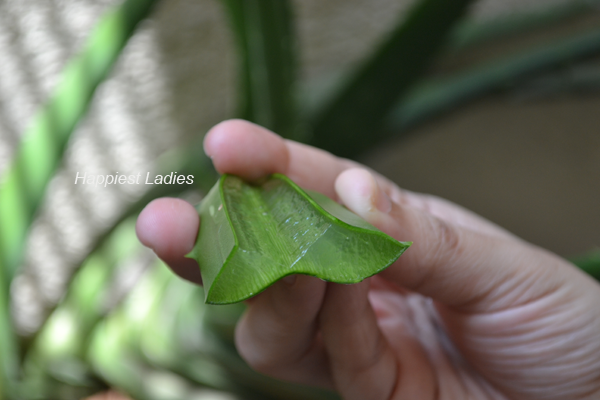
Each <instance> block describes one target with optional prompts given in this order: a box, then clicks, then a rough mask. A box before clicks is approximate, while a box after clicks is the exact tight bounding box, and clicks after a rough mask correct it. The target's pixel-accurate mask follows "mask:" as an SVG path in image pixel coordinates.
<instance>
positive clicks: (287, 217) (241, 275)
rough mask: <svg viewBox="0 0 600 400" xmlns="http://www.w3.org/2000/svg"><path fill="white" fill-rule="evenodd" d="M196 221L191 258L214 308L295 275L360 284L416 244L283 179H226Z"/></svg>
mask: <svg viewBox="0 0 600 400" xmlns="http://www.w3.org/2000/svg"><path fill="white" fill-rule="evenodd" d="M199 214H200V220H201V224H200V232H199V234H198V239H197V241H196V246H195V247H194V249H193V250H192V252H191V253H190V254H189V255H188V256H189V257H192V258H195V259H196V260H197V261H198V264H199V265H200V270H201V273H202V281H203V284H204V287H205V293H206V299H205V301H206V303H209V304H229V303H236V302H239V301H242V300H245V299H247V298H249V297H251V296H254V295H256V294H258V293H260V292H261V291H263V290H264V289H266V288H267V287H268V286H270V285H271V284H273V283H274V282H275V281H277V280H279V279H281V278H283V277H285V276H287V275H291V274H305V275H312V276H316V277H318V278H321V279H323V280H326V281H330V282H337V283H346V284H350V283H357V282H360V281H362V280H363V279H365V278H368V277H370V276H372V275H375V274H376V273H378V272H380V271H382V270H383V269H385V268H387V267H388V266H389V265H391V264H392V263H393V262H394V261H396V260H397V259H398V257H400V255H401V254H402V253H403V252H404V251H405V250H406V249H407V248H408V247H409V246H410V245H411V243H410V242H399V241H397V240H395V239H393V238H392V237H390V236H388V235H386V234H385V233H383V232H381V231H379V230H377V229H376V228H375V227H373V226H372V225H370V224H368V223H367V222H365V221H364V220H362V219H361V218H360V217H358V216H356V215H355V214H353V213H352V212H350V211H348V210H347V209H346V208H344V207H343V206H341V205H339V204H337V203H336V202H334V201H333V200H330V199H329V198H328V197H326V196H324V195H322V194H320V193H316V192H310V195H309V194H307V193H306V192H304V191H303V190H302V189H300V188H299V187H298V186H297V185H296V184H295V183H293V182H292V181H291V180H290V179H289V178H287V177H286V176H284V175H280V174H275V175H272V176H271V177H270V178H269V179H268V180H266V181H265V182H264V183H262V184H261V185H258V186H254V185H251V184H248V183H246V182H244V181H243V180H242V179H240V178H238V177H236V176H233V175H223V176H222V177H221V179H220V180H219V181H218V182H217V184H216V185H215V186H214V187H213V188H212V189H211V191H210V192H209V193H208V195H207V196H206V197H205V199H204V200H203V201H202V203H201V204H200V206H199Z"/></svg>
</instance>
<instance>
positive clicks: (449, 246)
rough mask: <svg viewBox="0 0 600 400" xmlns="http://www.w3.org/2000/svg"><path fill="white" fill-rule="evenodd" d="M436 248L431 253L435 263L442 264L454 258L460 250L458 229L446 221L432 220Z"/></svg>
mask: <svg viewBox="0 0 600 400" xmlns="http://www.w3.org/2000/svg"><path fill="white" fill-rule="evenodd" d="M433 221H434V225H435V226H434V229H435V233H436V238H435V242H436V247H435V250H434V252H433V257H434V261H435V262H436V263H444V262H447V261H448V260H449V259H451V258H454V257H455V256H456V255H457V254H458V253H459V252H460V248H461V242H462V241H461V237H460V233H459V231H458V229H456V228H455V227H454V226H453V225H450V224H449V223H447V222H446V221H443V220H441V219H438V218H434V219H433Z"/></svg>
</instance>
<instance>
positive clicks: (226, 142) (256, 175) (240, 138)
mask: <svg viewBox="0 0 600 400" xmlns="http://www.w3.org/2000/svg"><path fill="white" fill-rule="evenodd" d="M204 151H205V152H206V154H207V155H208V156H209V157H211V159H212V161H213V164H214V166H215V168H216V169H217V171H219V172H220V173H229V174H234V175H238V176H240V177H242V178H244V179H247V180H250V181H252V180H257V179H260V178H262V177H265V176H267V175H270V174H273V173H281V174H285V175H287V176H288V177H290V179H292V180H293V181H294V182H296V183H297V184H298V185H299V186H301V187H303V188H305V189H310V190H315V191H317V192H320V193H323V194H325V195H326V196H328V197H329V198H331V199H334V200H339V199H338V196H337V193H336V191H335V181H336V179H337V177H338V176H339V175H340V174H341V173H342V172H344V171H345V170H348V169H350V168H357V167H360V168H365V167H364V166H362V165H360V164H358V163H356V162H354V161H351V160H347V159H344V158H339V157H336V156H334V155H333V154H331V153H328V152H327V151H324V150H321V149H317V148H315V147H311V146H308V145H305V144H301V143H297V142H294V141H291V140H285V139H283V138H281V137H280V136H278V135H276V134H274V133H273V132H271V131H269V130H268V129H265V128H263V127H261V126H258V125H256V124H253V123H251V122H248V121H244V120H239V119H238V120H235V119H234V120H229V121H224V122H221V123H220V124H218V125H216V126H215V127H213V128H212V129H211V130H210V131H209V132H208V133H207V134H206V137H205V139H204ZM367 169H368V168H367ZM370 172H371V174H372V176H373V177H374V178H375V180H376V181H377V184H378V185H379V187H380V188H381V189H382V190H383V192H384V193H386V194H387V196H388V197H389V198H391V199H392V200H393V201H394V202H396V203H398V204H403V205H405V206H409V207H412V208H416V209H419V210H421V211H425V212H426V213H428V214H431V215H434V216H436V217H438V218H440V219H442V220H445V221H447V222H451V223H454V224H457V225H459V226H462V227H465V228H469V229H471V230H474V231H478V232H484V233H486V234H490V235H494V236H502V237H507V236H510V235H509V234H508V232H506V231H504V230H503V229H501V228H499V227H498V226H496V225H494V224H492V223H491V222H489V221H487V220H485V219H484V218H481V217H479V216H478V215H476V214H474V213H472V212H470V211H468V210H465V209H463V208H461V207H459V206H457V205H455V204H452V203H450V202H448V201H445V200H443V199H439V198H436V197H432V196H426V195H422V194H417V193H412V192H409V191H406V190H400V189H399V188H398V186H396V184H394V183H393V182H391V181H390V180H388V179H387V178H385V177H383V176H381V175H379V174H378V173H376V172H375V171H370Z"/></svg>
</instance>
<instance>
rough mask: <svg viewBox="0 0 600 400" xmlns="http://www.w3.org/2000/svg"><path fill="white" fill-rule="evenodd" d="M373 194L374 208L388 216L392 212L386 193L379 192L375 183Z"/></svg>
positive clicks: (390, 201)
mask: <svg viewBox="0 0 600 400" xmlns="http://www.w3.org/2000/svg"><path fill="white" fill-rule="evenodd" d="M374 192H375V193H374V194H373V197H374V198H373V203H374V205H375V207H377V209H378V210H379V211H381V212H382V213H385V214H389V212H390V211H392V200H390V198H389V197H388V195H387V193H386V192H384V191H383V190H381V188H380V187H379V185H378V184H377V182H375V188H374Z"/></svg>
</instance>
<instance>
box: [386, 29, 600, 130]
mask: <svg viewBox="0 0 600 400" xmlns="http://www.w3.org/2000/svg"><path fill="white" fill-rule="evenodd" d="M598 53H600V29H595V30H591V31H586V32H583V33H578V34H575V35H572V36H570V37H566V38H562V39H561V40H559V41H553V42H551V43H545V44H543V45H538V46H535V47H533V48H531V49H529V50H527V51H524V52H522V53H519V54H516V55H511V56H510V57H503V58H501V59H499V60H494V62H490V63H486V64H484V65H477V66H475V67H473V68H471V69H470V70H467V71H465V72H461V73H458V74H455V75H454V76H451V77H446V78H442V79H431V80H428V81H426V82H423V83H422V84H419V85H418V86H417V87H416V88H415V89H414V90H413V91H411V93H410V94H409V96H408V97H407V99H406V100H405V101H403V102H401V103H399V104H398V105H397V106H396V108H395V109H394V110H393V112H392V113H390V115H389V117H388V121H387V124H388V126H387V129H386V130H385V133H384V134H383V136H384V137H390V136H393V137H394V138H399V137H401V136H403V135H404V134H406V133H407V132H408V130H409V129H410V128H413V127H414V126H415V125H417V124H418V123H420V122H423V121H426V120H428V119H430V118H431V117H433V116H436V115H440V114H442V113H443V112H447V111H449V110H451V109H454V108H457V107H459V106H462V105H464V104H465V103H468V102H470V101H473V100H475V99H478V98H481V97H482V96H485V95H487V94H490V93H493V92H494V91H498V90H501V89H503V88H506V87H509V88H510V87H511V86H514V84H515V82H516V81H517V80H518V79H524V78H526V77H528V76H532V75H533V74H534V73H539V72H541V71H545V70H548V69H550V68H556V67H559V66H561V65H571V64H573V63H574V62H575V61H577V60H581V59H586V58H588V57H591V56H593V55H595V54H598Z"/></svg>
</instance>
